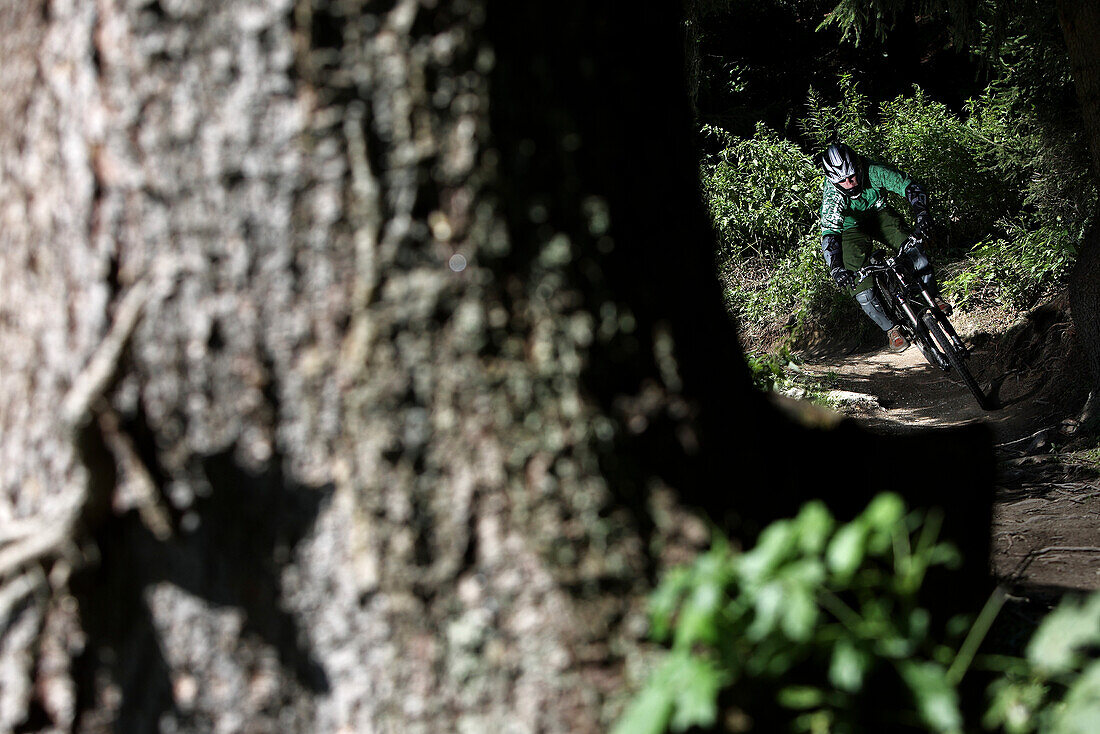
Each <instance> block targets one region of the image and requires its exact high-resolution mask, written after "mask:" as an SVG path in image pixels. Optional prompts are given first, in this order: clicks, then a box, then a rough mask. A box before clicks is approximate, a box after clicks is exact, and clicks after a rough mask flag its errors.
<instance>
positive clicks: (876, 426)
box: [803, 313, 1100, 599]
mask: <svg viewBox="0 0 1100 734" xmlns="http://www.w3.org/2000/svg"><path fill="white" fill-rule="evenodd" d="M1055 315H1056V316H1057V315H1058V314H1057V313H1056V314H1055ZM1040 316H1042V314H1040ZM1047 316H1048V317H1042V318H1040V317H1036V318H1034V319H1030V320H1028V321H1025V322H1024V323H1023V324H1021V325H1018V328H1016V329H1015V331H1014V332H1009V333H1004V334H999V335H997V336H996V337H988V336H986V335H984V334H978V335H977V336H975V333H974V332H975V328H974V326H973V325H972V324H968V323H967V321H966V319H965V317H956V318H955V319H953V320H954V321H955V323H956V327H957V328H958V329H959V331H960V333H961V334H962V335H963V336H964V338H966V339H968V340H969V341H970V342H971V343H972V345H974V347H973V356H972V357H971V359H970V363H971V369H972V371H973V372H974V374H975V376H976V377H977V378H978V381H979V383H981V384H982V386H983V388H984V389H985V390H986V391H987V392H991V393H992V394H993V395H994V396H995V397H996V399H997V400H998V402H999V405H1000V406H1001V407H1000V408H999V409H997V410H993V411H988V412H987V411H984V410H982V409H981V408H980V407H979V406H978V404H977V401H976V400H975V399H974V397H973V396H972V395H971V394H970V392H969V391H968V390H967V388H966V387H965V386H964V385H963V384H962V383H961V382H955V381H953V379H951V378H949V377H948V376H947V375H945V374H944V373H943V372H941V371H940V370H938V369H935V368H933V367H932V366H930V365H929V364H928V363H927V362H926V361H925V360H924V357H923V356H922V355H921V353H920V352H919V350H917V349H916V348H915V347H910V348H909V349H907V350H905V351H904V352H901V353H895V352H892V351H890V350H888V349H886V348H885V346H884V347H883V348H882V349H880V350H877V351H870V352H862V353H852V354H847V355H842V356H833V357H816V358H811V359H809V362H808V364H805V365H803V368H804V369H805V370H806V371H807V372H810V373H811V374H813V375H815V376H817V377H818V378H821V379H823V380H825V382H826V384H827V385H828V386H829V387H830V388H831V389H833V391H834V397H837V398H839V399H840V400H841V407H840V410H841V412H843V413H846V414H848V415H850V416H852V417H853V418H855V419H856V420H858V421H859V422H861V423H862V424H864V425H865V426H867V427H868V428H870V429H871V430H875V431H882V432H889V433H905V432H909V431H915V430H927V429H929V428H935V427H943V426H952V425H960V424H963V423H969V422H973V421H982V422H984V423H985V424H986V425H988V426H989V427H990V429H991V430H992V432H993V436H994V442H995V444H996V454H997V458H998V479H997V490H996V499H995V507H994V522H993V529H992V558H991V565H992V568H993V571H994V574H995V575H996V577H997V578H998V580H1000V581H1001V582H1002V583H1003V584H1004V585H1005V586H1006V587H1007V588H1008V589H1009V591H1010V593H1012V594H1015V595H1018V596H1019V597H1022V598H1026V599H1044V598H1045V599H1050V598H1052V597H1057V596H1060V595H1062V594H1064V593H1066V592H1071V591H1082V590H1093V589H1100V471H1098V470H1097V463H1096V460H1095V452H1094V453H1093V454H1092V455H1091V456H1086V455H1084V454H1082V453H1080V452H1074V451H1073V449H1074V445H1073V443H1072V440H1071V439H1070V438H1068V437H1067V436H1066V435H1065V434H1063V433H1061V432H1060V428H1061V424H1062V421H1063V420H1064V419H1066V418H1068V417H1071V416H1072V415H1074V411H1075V410H1076V409H1078V408H1079V407H1080V406H1081V405H1082V404H1083V402H1084V392H1083V386H1082V385H1081V384H1080V382H1079V381H1078V380H1076V378H1075V374H1080V373H1079V372H1076V371H1077V370H1079V369H1081V365H1080V364H1079V363H1078V362H1077V360H1076V359H1075V358H1074V355H1073V354H1071V353H1069V352H1067V350H1066V348H1065V347H1064V346H1063V345H1065V344H1067V343H1068V342H1069V340H1068V339H1066V338H1064V334H1063V332H1065V329H1066V326H1067V324H1068V320H1063V321H1060V320H1059V319H1057V318H1049V314H1047ZM1059 329H1060V331H1059ZM1090 446H1095V441H1094V442H1093V443H1092V444H1090ZM1077 448H1081V447H1077Z"/></svg>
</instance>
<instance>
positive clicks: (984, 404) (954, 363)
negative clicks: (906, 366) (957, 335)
mask: <svg viewBox="0 0 1100 734" xmlns="http://www.w3.org/2000/svg"><path fill="white" fill-rule="evenodd" d="M921 320H922V321H923V322H924V326H925V328H926V329H928V333H929V335H931V337H932V338H933V339H935V340H936V343H937V344H938V345H939V347H940V351H941V352H943V356H944V357H946V358H947V362H948V364H950V365H951V368H952V369H953V370H955V374H957V375H958V376H959V377H960V378H962V381H963V383H964V384H965V385H966V386H967V388H969V390H970V392H971V393H973V394H974V398H975V399H976V400H977V401H978V405H979V406H980V407H981V409H982V410H992V409H993V406H992V404H991V403H990V401H989V398H987V397H986V395H985V391H983V390H982V388H981V386H979V385H978V381H977V380H976V379H974V375H972V374H971V373H970V368H969V367H968V366H967V364H966V362H964V361H963V357H962V355H961V354H959V352H958V351H957V350H956V349H955V345H954V344H953V343H952V342H951V340H950V339H949V338H948V337H947V334H946V333H944V330H943V327H942V326H940V323H939V321H937V320H936V317H935V315H934V314H932V313H931V312H930V311H925V313H924V315H923V317H922V318H921Z"/></svg>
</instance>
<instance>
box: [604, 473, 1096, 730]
mask: <svg viewBox="0 0 1100 734" xmlns="http://www.w3.org/2000/svg"><path fill="white" fill-rule="evenodd" d="M938 529H939V518H938V516H936V515H929V516H922V515H919V514H916V513H912V512H908V511H907V510H906V508H905V506H904V503H903V502H902V500H901V499H900V498H899V497H897V496H896V495H893V494H882V495H879V496H878V497H876V498H875V499H874V500H873V501H872V502H871V503H870V505H868V507H867V508H866V509H865V510H864V512H863V513H862V514H860V515H859V516H858V517H857V518H856V519H854V520H853V521H851V522H849V523H846V524H840V523H838V522H837V521H836V520H835V518H833V516H832V515H831V514H830V513H829V511H828V510H827V509H826V508H825V506H824V504H822V503H821V502H819V501H814V502H810V503H808V504H806V505H805V506H804V507H803V508H802V510H801V511H800V512H799V514H798V516H797V517H795V518H793V519H790V520H780V521H778V522H776V523H773V524H772V525H770V526H769V527H768V528H766V529H765V531H764V532H763V533H762V534H761V536H760V539H759V541H758V542H757V544H756V546H755V547H754V548H752V549H751V550H749V551H747V552H744V553H737V552H735V551H734V550H733V549H732V548H731V546H730V545H729V543H728V542H727V541H725V540H724V539H722V538H721V537H720V536H717V537H716V538H715V540H714V543H713V545H712V547H711V549H710V550H709V551H708V552H707V553H705V554H703V555H701V556H700V557H699V558H698V559H696V561H695V562H694V563H693V564H692V565H690V566H682V567H678V568H676V569H673V570H672V571H671V572H669V573H668V574H667V575H666V576H665V577H664V579H662V581H661V583H660V585H659V586H658V588H657V589H656V591H655V592H654V593H653V596H652V597H651V600H650V622H651V627H650V632H651V636H652V638H653V639H654V640H656V641H658V642H662V643H666V644H668V645H669V646H670V647H671V650H670V651H669V652H668V653H667V654H666V656H665V657H664V659H663V661H662V662H661V663H660V664H659V666H658V667H657V668H656V669H655V670H654V671H653V673H652V675H651V676H650V677H649V679H648V680H647V682H646V683H645V685H644V687H643V688H642V689H641V691H640V692H639V693H638V694H637V696H636V697H635V698H634V699H633V701H632V702H631V704H630V705H629V706H628V707H627V710H626V711H625V712H624V714H623V716H622V717H621V719H620V720H619V721H618V723H617V724H616V726H615V728H614V729H613V734H628V733H629V734H659V733H660V732H664V731H667V730H672V731H684V730H686V729H689V728H691V727H693V726H700V727H711V726H714V725H715V724H716V723H717V721H718V718H719V714H720V709H721V705H720V699H721V698H722V697H723V696H724V695H729V694H736V693H737V692H739V691H740V692H742V693H743V694H744V695H743V696H742V697H741V700H739V701H738V705H739V706H743V707H747V709H748V710H747V713H748V715H750V716H755V715H757V714H758V713H759V712H760V711H761V710H768V709H769V707H771V708H773V709H776V710H779V711H781V712H785V713H784V714H783V715H782V716H781V717H780V718H782V719H783V720H784V721H786V722H787V724H786V727H785V728H786V729H787V730H789V731H809V732H815V733H816V732H832V733H834V734H840V733H842V732H855V731H860V730H861V726H860V723H859V722H860V718H861V716H863V715H865V713H866V708H867V707H868V706H869V705H870V706H874V705H875V704H876V703H877V704H878V705H879V707H880V708H881V706H882V703H883V702H882V701H868V700H867V699H865V698H864V699H861V696H866V695H869V694H868V690H869V689H871V688H874V689H875V690H876V691H879V690H882V682H883V680H887V679H889V680H893V681H894V682H895V683H896V687H897V688H898V689H900V690H902V691H904V692H907V693H908V701H909V708H908V709H907V710H901V709H899V710H898V711H897V712H896V715H897V717H898V721H899V722H901V721H906V722H907V729H906V730H914V729H913V728H912V727H913V726H914V722H915V723H916V725H917V726H919V727H920V728H921V730H923V731H928V732H937V733H940V734H944V733H954V732H961V731H962V727H963V724H964V719H965V718H966V717H964V712H963V711H962V709H961V704H960V696H959V693H958V686H959V683H960V681H961V679H962V678H963V675H964V673H965V672H966V671H967V669H968V668H969V667H971V666H972V665H973V664H974V663H975V660H976V657H975V654H976V652H977V649H978V646H979V644H980V642H981V639H982V637H983V636H984V635H985V633H986V631H987V630H988V629H989V626H990V624H991V622H992V618H993V616H994V615H995V614H996V613H997V611H998V610H999V608H1000V603H1001V601H1002V599H1003V597H1002V596H1001V595H1000V594H995V595H994V597H993V599H991V601H990V603H989V604H987V606H986V609H985V610H983V611H982V613H981V614H980V615H979V616H978V621H977V622H976V623H975V624H974V626H973V627H972V628H971V629H970V632H969V634H965V632H966V631H965V628H962V629H958V634H957V636H958V638H960V639H961V643H960V644H958V645H957V646H956V645H954V644H948V642H947V641H943V640H939V639H936V635H935V633H934V632H933V630H939V629H945V630H946V629H952V628H955V627H958V625H955V624H950V623H949V624H943V625H941V624H940V623H939V622H940V620H934V619H932V618H931V614H930V612H929V611H928V610H926V609H924V608H923V607H922V606H921V605H920V601H919V593H920V590H921V586H922V584H923V582H924V579H925V577H926V575H927V574H928V573H929V572H930V571H931V570H932V569H934V568H936V567H943V566H947V567H951V566H953V565H954V564H955V563H956V562H957V561H958V555H957V553H956V551H955V550H954V549H953V547H952V546H950V545H949V544H947V543H944V542H942V541H940V540H938V539H937V535H938ZM964 634H965V637H963V635H964ZM1098 644H1100V595H1097V596H1094V597H1092V599H1090V600H1089V601H1088V602H1086V603H1084V604H1077V603H1075V602H1072V601H1070V602H1067V603H1065V604H1063V606H1061V607H1060V608H1059V609H1058V610H1057V611H1056V612H1055V613H1053V614H1051V615H1050V616H1049V617H1048V619H1047V620H1045V621H1044V622H1043V624H1042V625H1041V626H1040V627H1039V629H1038V630H1037V631H1036V633H1035V635H1034V636H1033V638H1032V640H1031V642H1030V644H1029V645H1028V647H1027V656H1026V658H1023V659H1016V658H1004V657H998V658H996V659H995V660H993V661H992V662H995V663H996V664H997V665H998V666H999V669H1000V670H1003V671H1004V672H1003V674H1002V675H1000V676H999V677H997V678H995V679H994V682H993V683H992V685H991V687H990V689H989V691H990V695H991V699H990V700H991V704H990V706H989V708H988V710H987V711H986V712H985V715H984V723H985V725H986V726H987V727H989V728H991V729H999V730H1000V731H1004V732H1007V733H1008V734H1028V733H1030V732H1044V733H1046V734H1071V733H1076V732H1081V733H1082V734H1083V732H1086V731H1093V730H1094V729H1093V728H1090V727H1094V725H1095V722H1096V721H1097V720H1100V719H1098V718H1097V717H1098V716H1100V661H1097V660H1090V659H1089V658H1088V657H1087V656H1086V655H1085V652H1086V651H1087V650H1088V649H1089V648H1090V646H1091V647H1095V646H1097V645H1098ZM977 660H978V662H979V663H984V662H986V661H985V660H984V659H983V658H980V657H979V658H977ZM750 691H751V693H750Z"/></svg>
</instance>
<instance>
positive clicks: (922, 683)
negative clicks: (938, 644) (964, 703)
mask: <svg viewBox="0 0 1100 734" xmlns="http://www.w3.org/2000/svg"><path fill="white" fill-rule="evenodd" d="M898 671H899V672H900V673H901V677H902V679H903V680H904V681H905V683H906V685H908V686H909V690H910V691H912V693H913V698H914V699H915V700H916V702H917V712H918V713H919V714H920V717H921V719H922V720H923V721H924V723H925V724H927V725H928V726H930V727H932V729H933V731H936V732H940V734H955V733H956V732H961V731H962V713H961V712H960V710H959V694H958V691H956V690H955V687H954V686H952V685H951V684H950V683H948V682H947V669H946V668H945V667H944V666H942V665H940V664H938V663H933V662H930V661H920V662H916V661H905V662H902V663H899V664H898Z"/></svg>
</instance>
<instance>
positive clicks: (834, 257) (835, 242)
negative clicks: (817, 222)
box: [821, 232, 844, 270]
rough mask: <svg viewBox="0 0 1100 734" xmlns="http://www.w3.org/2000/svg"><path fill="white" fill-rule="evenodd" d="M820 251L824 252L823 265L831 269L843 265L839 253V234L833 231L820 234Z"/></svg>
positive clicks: (842, 258) (842, 259)
mask: <svg viewBox="0 0 1100 734" xmlns="http://www.w3.org/2000/svg"><path fill="white" fill-rule="evenodd" d="M821 251H822V252H824V253H825V267H827V268H829V269H830V270H832V269H833V268H835V267H838V266H839V267H844V257H843V256H842V255H841V248H840V235H838V234H836V233H835V232H830V233H828V234H823V235H821Z"/></svg>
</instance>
